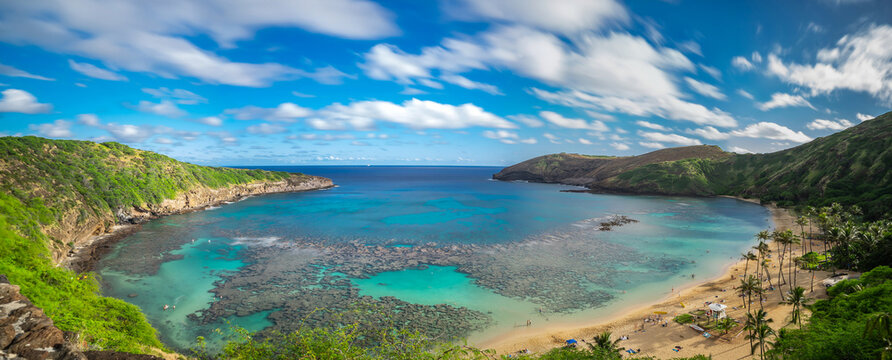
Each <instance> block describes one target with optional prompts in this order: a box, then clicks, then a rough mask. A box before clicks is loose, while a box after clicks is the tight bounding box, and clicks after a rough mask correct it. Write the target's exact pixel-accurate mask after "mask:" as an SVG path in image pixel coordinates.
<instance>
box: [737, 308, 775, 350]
mask: <svg viewBox="0 0 892 360" xmlns="http://www.w3.org/2000/svg"><path fill="white" fill-rule="evenodd" d="M767 316H768V313H766V312H765V310H761V309H760V310H759V311H758V312H756V313H755V314H753V313H748V314H746V323H745V324H744V329H747V330H749V334H748V335H747V336H746V338H747V339H749V341H750V355H753V354H755V353H756V346H758V347H759V349H760V351H759V354H760V357H764V356H765V340H767V339H768V337H769V336H771V335H774V330H773V329H771V326H768V323H770V322H772V321H774V320H773V319H768V318H767Z"/></svg>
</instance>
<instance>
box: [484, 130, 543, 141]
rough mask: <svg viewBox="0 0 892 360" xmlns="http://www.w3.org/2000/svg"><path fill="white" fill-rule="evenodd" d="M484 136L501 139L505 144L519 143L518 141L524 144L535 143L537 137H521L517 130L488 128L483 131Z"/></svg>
mask: <svg viewBox="0 0 892 360" xmlns="http://www.w3.org/2000/svg"><path fill="white" fill-rule="evenodd" d="M483 136H485V137H487V138H490V139H496V140H499V141H501V142H503V143H505V144H517V143H518V142H520V143H524V144H535V143H536V139H535V138H528V139H521V138H520V135H517V133H516V132H513V131H507V130H495V131H493V130H486V131H484V132H483Z"/></svg>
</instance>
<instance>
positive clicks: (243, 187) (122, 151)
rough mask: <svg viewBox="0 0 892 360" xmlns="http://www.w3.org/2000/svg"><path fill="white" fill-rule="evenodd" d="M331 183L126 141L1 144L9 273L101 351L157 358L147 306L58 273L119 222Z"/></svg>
mask: <svg viewBox="0 0 892 360" xmlns="http://www.w3.org/2000/svg"><path fill="white" fill-rule="evenodd" d="M331 185H332V183H331V180H330V179H326V178H322V177H316V176H309V175H303V174H292V173H285V172H270V171H262V170H241V169H230V168H214V167H205V166H198V165H192V164H187V163H182V162H179V161H176V160H174V159H171V158H169V157H166V156H163V155H160V154H156V153H152V152H148V151H142V150H136V149H132V148H129V147H127V146H124V145H121V144H118V143H103V144H97V143H94V142H89V141H69V140H49V139H43V138H38V137H31V136H29V137H4V138H0V249H2V251H0V274H3V275H6V276H7V277H8V278H9V280H10V282H11V283H13V284H16V285H19V286H21V291H22V295H25V296H27V297H28V298H29V299H31V301H32V302H33V303H34V304H35V305H36V306H39V307H41V308H43V310H44V311H45V312H46V314H47V315H48V316H49V317H50V318H52V319H53V321H54V322H55V324H56V325H57V326H58V327H59V328H60V329H62V330H66V331H75V332H79V333H80V334H81V335H82V337H81V338H82V340H84V341H85V342H86V343H88V344H89V345H91V346H92V347H94V348H98V349H117V350H124V351H131V352H145V351H149V349H150V348H152V347H154V348H160V347H161V343H160V342H158V340H157V337H156V336H155V331H154V330H153V329H152V328H151V326H150V325H149V324H148V322H146V320H145V317H144V316H143V315H142V314H141V313H140V311H139V309H138V308H136V307H135V306H132V305H129V304H127V303H125V302H123V301H120V300H117V299H111V298H105V297H101V296H99V295H98V284H97V282H96V281H95V280H94V279H93V278H92V275H91V274H83V275H78V274H75V273H73V272H71V271H69V270H66V269H64V268H62V267H57V266H55V265H56V264H57V263H58V262H59V261H60V260H61V259H62V258H63V257H64V256H65V255H66V254H68V251H69V250H70V249H71V248H73V247H75V246H77V245H78V244H79V243H82V242H85V241H87V240H88V239H90V238H91V237H92V236H93V235H98V234H101V233H103V232H106V231H108V230H109V229H110V227H111V226H113V225H114V224H118V223H124V222H140V221H143V220H145V219H148V218H152V217H156V216H159V215H165V214H171V213H176V212H181V211H188V210H191V209H196V208H201V207H204V206H207V205H211V204H214V203H219V202H222V201H226V200H234V199H236V198H238V197H241V196H245V195H251V194H263V193H271V192H283V191H301V190H311V189H319V188H325V187H329V186H331Z"/></svg>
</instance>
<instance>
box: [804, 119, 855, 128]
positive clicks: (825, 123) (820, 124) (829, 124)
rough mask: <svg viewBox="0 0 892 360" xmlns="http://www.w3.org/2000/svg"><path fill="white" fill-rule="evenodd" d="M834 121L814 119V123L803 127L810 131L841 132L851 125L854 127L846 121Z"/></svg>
mask: <svg viewBox="0 0 892 360" xmlns="http://www.w3.org/2000/svg"><path fill="white" fill-rule="evenodd" d="M836 120H837V121H833V120H824V119H815V121H812V122H810V123H808V125H805V127H807V128H809V129H811V130H843V129H846V128H849V127H851V126H852V125H854V124H852V122H850V121H848V120H846V119H836Z"/></svg>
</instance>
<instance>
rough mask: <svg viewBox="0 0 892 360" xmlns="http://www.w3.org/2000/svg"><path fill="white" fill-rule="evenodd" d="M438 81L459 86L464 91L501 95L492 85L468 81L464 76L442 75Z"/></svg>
mask: <svg viewBox="0 0 892 360" xmlns="http://www.w3.org/2000/svg"><path fill="white" fill-rule="evenodd" d="M440 80H443V81H445V82H448V83H450V84H453V85H458V86H461V87H463V88H465V89H471V90H474V89H476V90H482V91H484V92H487V93H490V94H492V95H503V94H502V92H501V91H499V88H497V87H495V86H493V85H490V84H484V83H481V82H476V81H473V80H470V79H468V78H466V77H464V76H461V75H443V76H441V77H440Z"/></svg>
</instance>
